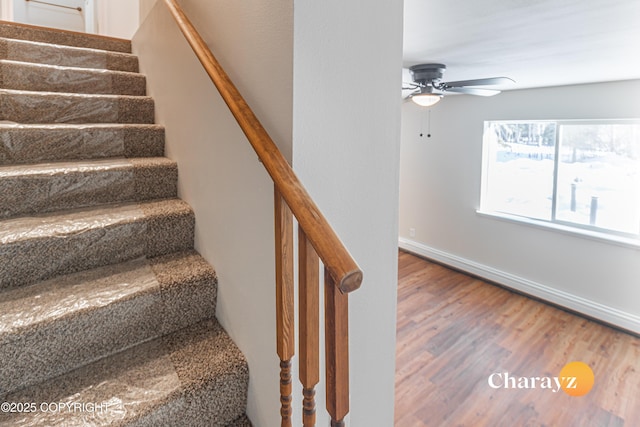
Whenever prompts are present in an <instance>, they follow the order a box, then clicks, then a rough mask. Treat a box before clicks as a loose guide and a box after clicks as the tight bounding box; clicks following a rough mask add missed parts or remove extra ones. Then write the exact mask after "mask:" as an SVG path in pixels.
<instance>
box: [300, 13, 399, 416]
mask: <svg viewBox="0 0 640 427" xmlns="http://www.w3.org/2000/svg"><path fill="white" fill-rule="evenodd" d="M294 22H295V32H294V34H295V37H294V45H295V48H294V79H295V80H294V81H295V84H294V91H293V93H294V114H293V117H294V141H295V144H294V150H293V159H294V161H293V164H294V169H295V170H296V171H297V173H298V174H299V176H300V177H301V179H302V181H303V183H304V184H305V185H306V186H307V188H308V189H309V192H310V193H311V195H312V196H314V198H315V199H316V201H317V202H318V205H319V206H320V207H321V208H322V209H324V211H325V213H326V216H327V218H328V219H329V221H330V222H331V223H332V224H333V226H334V227H335V228H336V230H337V232H338V234H339V235H340V236H341V238H342V239H343V241H344V243H345V244H346V246H347V248H349V250H350V251H351V253H352V254H353V256H354V257H355V259H356V260H357V261H358V262H359V263H360V266H361V267H362V269H363V271H364V277H365V278H364V282H363V284H362V288H361V289H360V290H358V291H357V292H355V293H353V294H352V296H351V297H350V316H351V317H350V327H351V335H350V345H351V347H350V352H351V353H350V358H351V412H350V424H349V425H351V426H354V427H359V426H376V427H377V426H381V427H382V426H392V425H393V411H394V408H393V405H394V399H393V397H394V393H393V391H394V367H395V324H396V318H395V314H396V299H397V296H396V292H397V210H398V208H397V200H398V165H399V129H400V98H399V96H398V91H399V84H400V81H401V68H402V58H401V55H402V2H401V1H400V2H399V1H394V0H378V1H375V2H372V1H368V0H354V1H349V2H344V1H338V0H328V1H322V2H307V1H305V2H296V7H295V19H294ZM352 76H358V78H356V79H355V81H354V79H353V77H352ZM359 83H361V84H359ZM318 414H319V422H318V425H319V426H324V425H327V424H326V421H325V418H324V411H320V410H319V411H318Z"/></svg>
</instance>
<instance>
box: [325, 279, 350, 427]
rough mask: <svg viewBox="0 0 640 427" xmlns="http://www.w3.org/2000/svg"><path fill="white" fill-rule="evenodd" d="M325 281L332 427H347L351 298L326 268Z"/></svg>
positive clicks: (328, 394)
mask: <svg viewBox="0 0 640 427" xmlns="http://www.w3.org/2000/svg"><path fill="white" fill-rule="evenodd" d="M324 278H325V284H324V305H325V341H326V342H325V352H326V370H327V372H326V375H327V384H326V386H327V411H328V412H329V415H331V427H344V417H345V416H346V415H347V414H348V413H349V298H348V295H347V294H342V293H341V292H340V291H339V290H338V288H337V287H336V283H335V280H334V279H333V278H332V277H331V275H330V274H329V271H328V270H327V269H326V268H325V271H324Z"/></svg>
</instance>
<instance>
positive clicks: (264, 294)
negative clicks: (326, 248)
mask: <svg viewBox="0 0 640 427" xmlns="http://www.w3.org/2000/svg"><path fill="white" fill-rule="evenodd" d="M181 4H182V5H183V6H184V7H185V9H186V12H187V13H188V15H189V16H190V17H192V18H193V21H194V23H195V24H196V26H197V27H198V28H199V29H200V31H201V33H202V35H203V37H204V38H205V39H206V40H207V41H208V42H209V44H210V45H211V46H212V48H213V49H214V50H215V52H216V55H217V56H218V59H219V60H220V62H221V63H222V65H223V66H224V67H225V68H226V69H227V72H228V73H229V75H230V76H231V77H232V78H233V79H234V81H235V82H236V85H237V86H238V87H239V89H240V90H241V91H242V92H243V93H245V94H246V98H247V101H248V102H249V104H250V105H251V106H252V107H253V108H254V109H255V111H256V114H257V115H258V117H259V118H260V119H261V120H263V124H264V125H265V127H266V129H267V131H269V132H270V133H271V135H272V136H273V137H274V139H275V140H276V141H277V142H278V144H280V147H281V149H283V151H284V152H285V153H287V154H288V155H289V156H290V153H291V134H292V80H293V77H292V53H293V51H292V31H293V23H292V4H291V3H290V2H281V1H277V0H260V1H259V2H256V1H249V2H237V1H208V0H184V1H182V2H181ZM220 11H223V12H224V13H220ZM133 47H134V52H135V53H136V54H138V55H139V56H140V65H141V70H142V72H143V73H145V74H146V75H147V82H148V86H149V89H150V95H152V96H153V97H154V98H155V101H156V118H157V121H158V122H159V123H162V124H164V125H165V126H166V137H167V155H168V156H169V157H171V158H172V159H175V160H177V162H178V167H179V194H180V197H181V198H183V199H185V200H186V201H187V202H188V203H189V204H190V205H191V206H192V207H193V209H194V211H195V214H196V248H197V249H198V251H200V253H201V254H202V255H203V256H204V257H205V258H206V259H207V260H208V261H209V262H210V263H211V264H212V265H213V266H214V267H215V268H216V271H217V274H218V277H219V288H218V306H217V317H218V319H219V320H220V322H221V323H222V325H223V326H224V327H225V328H226V330H227V331H228V332H229V334H230V335H231V337H232V338H233V339H234V341H235V342H236V343H237V344H238V346H239V347H240V349H241V350H242V351H243V353H244V354H245V355H246V357H247V359H248V362H249V369H250V384H249V402H248V415H249V417H250V418H251V419H252V421H253V422H254V425H256V426H265V427H269V426H276V425H279V419H280V416H279V360H278V357H277V354H276V347H275V344H276V338H275V294H274V292H275V284H274V278H275V271H274V259H275V258H274V240H273V233H274V232H273V224H274V223H273V185H272V182H271V180H270V178H269V177H268V176H267V174H266V172H265V171H264V168H263V167H262V165H261V164H260V163H259V162H258V160H257V157H256V155H255V153H254V152H253V150H252V148H251V146H250V145H249V143H248V142H247V140H246V138H245V137H244V135H243V134H242V133H241V131H240V129H239V128H238V126H237V124H236V123H235V121H234V120H233V118H232V117H231V115H230V113H229V111H228V109H227V107H226V105H225V104H224V103H223V101H222V99H221V98H220V96H219V95H218V93H217V92H216V90H215V88H214V86H213V84H212V83H211V81H210V80H209V78H208V76H206V74H205V72H204V70H203V68H202V66H201V65H200V63H199V62H198V61H197V59H196V57H195V55H194V54H193V52H192V51H191V48H190V47H189V46H188V45H187V43H186V41H185V40H184V37H183V36H182V34H181V33H180V32H179V30H178V28H177V26H176V25H175V23H174V21H173V19H172V18H171V17H170V16H169V13H168V11H167V9H166V6H165V4H164V2H161V1H160V2H157V3H156V5H155V6H154V7H153V9H152V10H151V11H150V12H149V14H148V16H147V18H146V19H145V21H144V22H143V24H142V26H141V28H140V30H139V31H138V33H137V34H136V36H135V37H134V39H133Z"/></svg>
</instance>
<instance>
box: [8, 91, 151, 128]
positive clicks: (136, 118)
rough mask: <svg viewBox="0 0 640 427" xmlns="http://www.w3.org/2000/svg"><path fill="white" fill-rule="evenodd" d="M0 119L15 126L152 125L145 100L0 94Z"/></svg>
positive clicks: (86, 96) (149, 99) (138, 98)
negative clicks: (62, 124) (20, 124)
mask: <svg viewBox="0 0 640 427" xmlns="http://www.w3.org/2000/svg"><path fill="white" fill-rule="evenodd" d="M0 119H1V120H7V121H11V122H17V123H141V124H145V123H149V124H151V123H153V121H154V105H153V100H152V99H151V98H147V97H127V96H109V95H66V94H52V93H38V92H10V91H2V92H0Z"/></svg>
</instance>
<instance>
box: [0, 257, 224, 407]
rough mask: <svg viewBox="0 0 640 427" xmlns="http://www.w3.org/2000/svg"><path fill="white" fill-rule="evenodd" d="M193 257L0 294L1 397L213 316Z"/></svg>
mask: <svg viewBox="0 0 640 427" xmlns="http://www.w3.org/2000/svg"><path fill="white" fill-rule="evenodd" d="M216 280H217V279H216V275H215V272H214V270H213V268H212V267H211V266H209V264H207V262H206V261H205V260H204V259H203V258H202V257H200V256H199V255H198V254H197V253H196V252H194V251H187V252H180V253H175V254H171V255H169V256H163V257H157V258H153V259H150V260H147V259H146V258H139V259H136V260H132V261H128V262H125V263H121V264H115V265H110V266H105V267H99V268H96V269H93V270H87V271H82V272H79V273H74V274H70V275H66V276H60V277H57V278H55V279H50V280H47V281H43V282H40V283H37V284H34V285H31V286H26V287H22V288H16V289H10V290H6V291H4V292H3V293H2V294H0V296H1V297H0V360H4V361H5V363H3V364H1V365H0V395H1V394H4V393H7V392H10V391H13V390H16V389H18V388H21V387H24V386H27V385H30V384H34V383H36V382H39V381H43V380H45V379H47V378H51V377H53V376H57V375H60V374H62V373H64V372H67V371H70V370H72V369H75V368H77V367H79V366H82V365H84V364H87V363H89V362H92V361H94V360H97V359H100V358H102V357H105V356H108V355H109V354H113V353H116V352H118V351H120V350H123V349H125V348H128V347H131V346H133V345H135V344H137V343H139V342H142V341H147V340H149V339H152V338H156V337H158V336H161V335H165V334H167V333H170V332H173V331H175V330H178V329H181V328H184V327H186V326H188V325H189V324H191V323H196V322H199V321H201V320H204V319H207V318H210V317H212V316H214V314H215V300H216Z"/></svg>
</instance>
